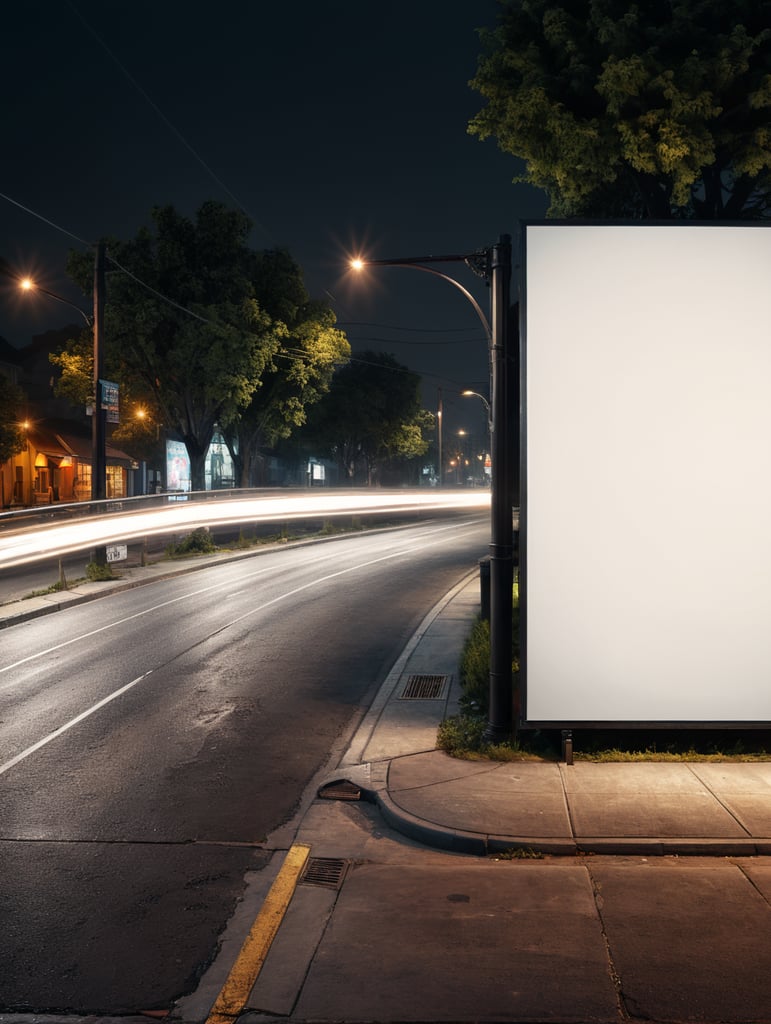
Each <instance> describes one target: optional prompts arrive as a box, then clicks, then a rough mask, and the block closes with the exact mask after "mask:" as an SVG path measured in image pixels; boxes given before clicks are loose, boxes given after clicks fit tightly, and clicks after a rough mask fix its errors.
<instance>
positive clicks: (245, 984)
mask: <svg viewBox="0 0 771 1024" xmlns="http://www.w3.org/2000/svg"><path fill="white" fill-rule="evenodd" d="M310 852H311V848H310V846H306V845H305V844H304V843H295V844H294V845H293V846H292V847H290V849H289V852H288V853H287V855H286V859H285V860H284V863H283V864H282V865H281V870H280V871H279V873H278V875H277V876H276V879H275V881H274V882H273V885H272V886H271V887H270V892H269V893H268V895H267V896H266V897H265V902H264V903H263V905H262V908H261V909H260V912H259V914H258V915H257V917H256V918H255V919H254V923H253V925H252V927H251V928H250V930H249V934H248V935H247V937H246V939H245V941H244V944H243V946H242V947H241V952H240V953H239V954H238V957H237V958H236V962H235V963H234V964H233V968H232V970H231V972H230V974H229V975H228V978H227V981H226V982H225V984H224V985H223V986H222V990H221V992H220V994H219V995H218V996H217V998H216V1000H215V1002H214V1006H212V1008H211V1012H210V1013H209V1016H208V1017H207V1019H206V1024H232V1021H233V1020H234V1019H235V1018H236V1017H238V1015H239V1014H240V1013H242V1012H243V1009H244V1005H245V1003H246V1000H247V999H248V998H249V993H250V992H251V991H252V988H253V987H254V983H255V981H256V980H257V977H258V975H259V973H260V971H261V970H262V966H263V964H264V963H265V958H266V957H267V955H268V950H269V949H270V947H271V944H272V942H273V940H274V938H275V937H276V932H277V931H278V930H279V928H280V927H281V922H282V921H283V920H284V914H286V910H287V907H288V906H289V901H290V900H291V899H292V895H293V893H294V890H295V886H296V885H297V880H298V878H299V877H300V872H301V871H302V869H303V868H304V867H305V862H306V861H307V859H308V855H309V854H310Z"/></svg>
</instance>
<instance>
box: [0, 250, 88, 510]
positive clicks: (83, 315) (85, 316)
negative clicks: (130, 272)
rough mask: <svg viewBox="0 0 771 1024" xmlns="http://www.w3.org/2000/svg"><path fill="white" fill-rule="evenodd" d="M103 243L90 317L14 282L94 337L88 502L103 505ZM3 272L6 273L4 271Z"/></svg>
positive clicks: (25, 280) (26, 281)
mask: <svg viewBox="0 0 771 1024" xmlns="http://www.w3.org/2000/svg"><path fill="white" fill-rule="evenodd" d="M104 261H105V247H104V242H99V243H98V244H97V245H96V256H95V259H94V308H93V314H92V315H91V316H89V315H88V314H87V313H85V312H84V311H83V310H82V309H81V308H80V306H76V305H75V303H74V302H70V300H69V299H65V298H64V296H62V295H57V294H56V292H52V291H49V290H48V289H47V288H43V287H42V286H41V285H39V284H36V283H35V282H34V281H33V280H32V279H31V278H29V277H22V278H17V281H18V284H19V287H20V288H21V289H22V290H23V291H27V292H40V293H41V294H42V295H47V296H48V298H49V299H55V300H56V301H57V302H63V303H64V305H65V306H70V307H71V308H72V309H76V310H77V311H78V313H80V315H81V316H82V317H83V319H84V320H85V322H86V324H87V325H88V326H89V327H90V328H92V330H93V336H94V412H93V418H92V424H91V500H92V501H103V500H104V499H105V498H106V497H107V456H106V441H107V438H106V433H107V430H106V422H107V416H106V411H105V410H104V409H103V408H102V404H103V403H102V377H103V375H104V374H103V365H104V363H103V348H104V346H103V345H102V336H103V334H104ZM4 272H7V271H4Z"/></svg>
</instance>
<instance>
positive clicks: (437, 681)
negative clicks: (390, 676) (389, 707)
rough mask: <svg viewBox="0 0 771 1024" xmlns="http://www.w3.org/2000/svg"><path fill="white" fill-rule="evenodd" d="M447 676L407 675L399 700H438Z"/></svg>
mask: <svg viewBox="0 0 771 1024" xmlns="http://www.w3.org/2000/svg"><path fill="white" fill-rule="evenodd" d="M449 678H450V677H449V676H433V675H414V676H408V678H407V683H406V685H405V687H404V689H403V690H402V693H401V695H400V697H399V700H439V699H440V698H441V697H443V696H444V689H445V686H446V685H447V681H448V680H449Z"/></svg>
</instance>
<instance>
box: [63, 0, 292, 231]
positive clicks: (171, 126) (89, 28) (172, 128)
mask: <svg viewBox="0 0 771 1024" xmlns="http://www.w3.org/2000/svg"><path fill="white" fill-rule="evenodd" d="M67 5H68V7H69V8H70V10H71V11H72V12H73V14H74V15H75V17H76V18H77V19H78V20H79V21H80V23H81V24H82V25H83V27H84V28H85V29H86V31H88V32H90V33H91V35H92V36H93V37H94V39H96V41H97V42H98V43H99V45H100V46H101V47H102V49H103V50H104V51H105V53H106V54H107V55H108V56H109V58H110V60H112V61H113V63H115V64H116V65H117V67H118V68H119V69H120V71H121V72H122V73H123V74H124V75H125V77H126V78H127V79H128V80H129V82H130V83H131V84H132V85H133V86H134V88H135V89H136V90H137V92H138V93H139V94H140V96H142V98H143V99H144V100H145V101H146V102H147V103H149V105H150V106H151V107H152V108H153V110H154V111H155V113H156V114H157V115H158V117H159V118H160V119H161V120H162V121H163V123H164V124H165V125H166V127H167V128H168V129H169V130H170V131H171V132H172V133H173V134H174V135H175V136H176V138H177V140H178V141H179V142H181V143H182V145H183V146H184V147H185V148H186V149H187V150H188V152H189V153H191V154H192V156H193V157H195V159H196V160H197V161H198V163H199V164H200V165H201V167H203V169H204V170H205V171H206V173H207V174H208V175H209V176H210V177H211V178H212V180H213V181H215V182H216V183H217V184H218V185H219V187H220V188H221V189H222V190H223V191H224V192H225V193H226V194H227V195H228V196H229V197H230V199H232V200H233V202H234V203H235V204H236V206H237V207H238V208H239V210H241V212H242V213H245V214H246V216H247V217H248V218H249V219H250V220H251V221H252V223H253V224H254V226H255V227H257V228H259V230H260V231H261V232H262V233H263V235H264V236H265V237H266V238H268V239H270V242H271V245H273V246H275V244H276V243H275V240H274V239H273V235H272V234H271V232H270V231H269V230H268V229H267V228H266V227H265V225H264V224H262V223H261V222H260V221H258V220H257V218H256V217H253V216H252V214H251V213H250V212H249V211H248V210H247V209H246V207H245V206H244V204H243V203H242V202H241V201H240V199H239V198H238V197H237V196H236V195H235V194H234V193H233V192H232V191H231V190H230V189H229V188H228V186H227V185H226V184H225V182H224V181H222V179H221V178H219V177H218V176H217V175H216V174H215V173H214V171H213V170H212V169H211V167H209V165H208V164H207V163H206V161H205V160H204V159H203V157H202V156H201V155H200V154H199V153H198V152H197V150H195V149H194V148H193V146H192V145H191V144H190V143H189V142H188V141H187V139H186V138H185V136H184V135H183V134H182V133H181V132H180V131H179V129H178V128H177V127H176V126H175V125H174V124H172V122H171V121H170V120H169V118H168V117H166V115H165V114H164V112H163V111H162V110H161V108H160V107H159V106H158V104H157V103H156V102H155V101H154V100H153V99H152V98H151V97H150V96H149V95H148V94H147V92H145V90H144V89H143V88H142V86H141V85H140V84H139V82H137V80H136V79H135V78H134V76H133V75H132V74H131V72H130V71H129V70H128V68H126V67H125V65H123V64H122V63H121V62H120V60H118V58H117V57H116V56H115V54H114V53H113V51H112V50H111V49H110V47H109V46H108V45H107V43H106V42H105V41H104V39H102V37H101V36H100V35H99V33H98V32H97V31H96V29H95V28H94V27H93V26H92V25H91V24H89V22H88V21H86V19H85V18H84V17H83V15H82V14H81V13H80V11H79V10H78V9H77V7H75V5H74V4H73V3H72V0H67Z"/></svg>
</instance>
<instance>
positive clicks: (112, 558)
mask: <svg viewBox="0 0 771 1024" xmlns="http://www.w3.org/2000/svg"><path fill="white" fill-rule="evenodd" d="M127 558H128V545H127V544H108V545H107V561H108V562H123V561H125V559H127Z"/></svg>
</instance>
